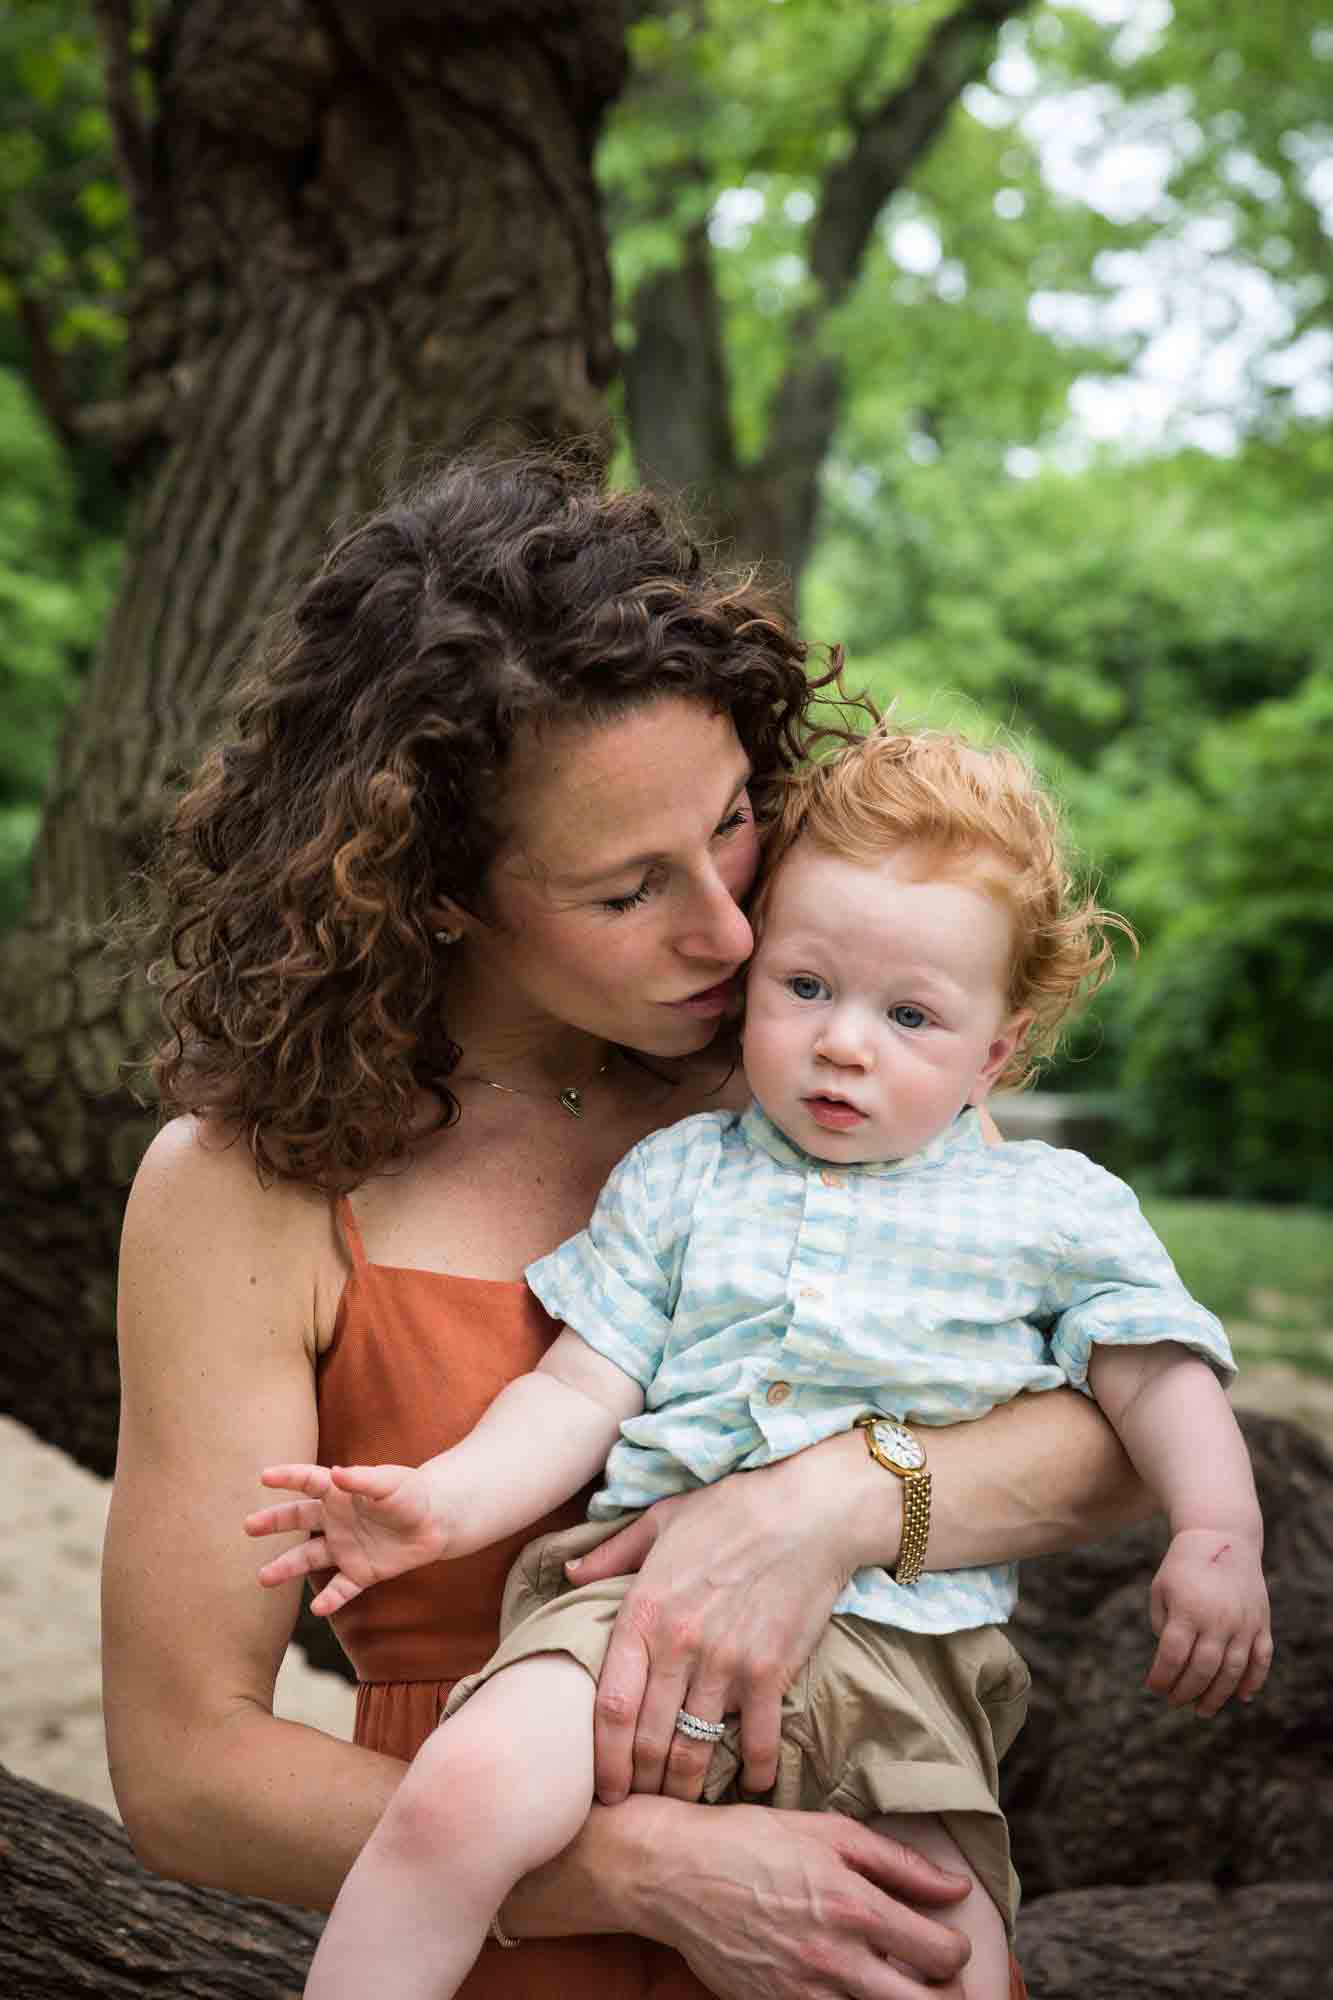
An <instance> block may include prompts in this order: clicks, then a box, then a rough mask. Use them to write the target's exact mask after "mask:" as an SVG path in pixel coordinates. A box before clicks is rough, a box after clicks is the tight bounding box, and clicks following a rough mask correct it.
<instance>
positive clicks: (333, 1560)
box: [245, 1327, 643, 1618]
mask: <svg viewBox="0 0 1333 2000" xmlns="http://www.w3.org/2000/svg"><path fill="white" fill-rule="evenodd" d="M642 1408H643V1391H642V1390H641V1389H640V1388H639V1385H638V1384H637V1382H635V1381H633V1380H632V1379H631V1378H630V1377H629V1376H628V1375H626V1374H624V1373H623V1372H622V1371H621V1370H620V1369H619V1368H617V1367H616V1365H615V1363H614V1362H611V1361H608V1360H606V1359H605V1358H604V1356H602V1355H600V1354H598V1353H596V1352H595V1351H594V1350H593V1349H592V1348H590V1347H588V1346H587V1345H585V1343H584V1342H583V1341H582V1340H580V1339H579V1337H578V1335H577V1334H576V1333H573V1332H571V1331H570V1329H569V1328H568V1327H566V1328H565V1329H564V1330H563V1332H562V1333H561V1334H560V1335H559V1337H558V1339H557V1340H556V1341H555V1343H554V1345H553V1346H552V1347H551V1348H550V1349H549V1351H548V1352H547V1353H546V1354H545V1355H544V1356H543V1357H542V1360H541V1361H540V1362H539V1364H538V1366H537V1367H536V1368H535V1369H534V1370H533V1372H532V1373H531V1374H529V1375H520V1376H519V1377H518V1378H517V1380H515V1381H513V1382H510V1383H509V1384H508V1385H507V1386H506V1387H505V1388H504V1389H502V1390H501V1392H500V1394H499V1395H498V1396H497V1397H496V1399H495V1401H494V1402H493V1403H492V1404H491V1406H490V1408H489V1409H488V1410H487V1411H486V1413H485V1415H484V1416H483V1417H482V1418H481V1420H480V1422H479V1423H478V1424H477V1425H476V1426H475V1427H474V1428H473V1429H472V1430H471V1431H470V1432H469V1433H468V1435H467V1436H466V1437H465V1438H464V1439H463V1440H462V1442H461V1443H459V1444H456V1445H455V1446H454V1447H453V1448H452V1450H450V1451H443V1452H440V1453H439V1455H438V1456H437V1457H435V1458H431V1459H427V1461H426V1463H425V1464H424V1465H422V1466H419V1467H415V1468H414V1467H412V1466H407V1465H350V1466H346V1465H335V1466H323V1465H271V1466H268V1467H267V1468H266V1469H265V1471H264V1472H263V1473H262V1474H261V1477H262V1479H263V1483H264V1485H265V1486H273V1487H277V1488H279V1489H280V1490H281V1491H283V1492H288V1493H299V1494H301V1495H303V1496H304V1497H303V1498H301V1499H299V1500H292V1501H287V1502H285V1503H284V1504H283V1505H281V1506H278V1507H265V1508H262V1509H261V1510H260V1511H259V1512H258V1513H255V1514H251V1515H249V1516H248V1517H247V1519H246V1522H245V1531H246V1533H247V1534H248V1535H276V1534H283V1533H286V1532H288V1531H289V1530H291V1529H293V1528H300V1529H304V1530H306V1532H307V1534H308V1537H309V1539H308V1540H306V1541H304V1542H298V1543H297V1544H296V1546H295V1547H294V1548H291V1549H287V1550H286V1551H285V1552H284V1553H283V1554H282V1555H279V1556H275V1557H274V1558H273V1560H272V1561H271V1562H268V1563H265V1565H264V1567H263V1568H262V1569H261V1570H260V1572H259V1580H260V1582H261V1583H263V1584H265V1585H267V1586H269V1587H270V1588H272V1587H274V1586H276V1585H278V1584H281V1583H287V1582H289V1581H290V1580H291V1578H292V1577H297V1576H306V1575H309V1574H310V1573H311V1572H312V1571H316V1570H325V1569H331V1570H333V1571H334V1572H335V1574H334V1575H333V1577H331V1578H330V1580H329V1582H328V1583H326V1584H325V1585H324V1588H323V1589H322V1590H321V1591H320V1593H319V1595H318V1596H317V1597H316V1598H315V1599H314V1601H313V1603H312V1604H311V1607H310V1608H311V1610H312V1611H314V1612H316V1613H317V1614H318V1615H319V1616H320V1617H322V1618H324V1617H328V1616H329V1615H330V1613H332V1612H334V1611H339V1610H341V1608H342V1606H343V1605H344V1604H348V1603H350V1602H351V1600H352V1598H354V1597H358V1596H360V1594H361V1592H362V1591H363V1590H365V1589H367V1588H368V1587H369V1585H371V1584H372V1583H382V1582H383V1581H384V1580H385V1579H386V1578H387V1577H391V1576H399V1575H401V1574H402V1572H403V1571H404V1570H409V1569H417V1568H419V1567H420V1566H421V1565H422V1564H423V1563H431V1562H439V1561H440V1560H441V1559H442V1558H443V1557H445V1556H462V1555H468V1554H470V1553H471V1552H472V1551H473V1550H474V1549H481V1548H486V1547H487V1546H488V1545H489V1544H490V1543H491V1542H495V1541H498V1540H499V1539H500V1537H501V1536H502V1535H509V1534H513V1533H514V1532H515V1531H516V1530H517V1529H519V1528H522V1527H525V1526H526V1525H527V1524H528V1522H530V1521H535V1520H537V1519H538V1518H539V1517H540V1516H541V1515H542V1514H544V1513H546V1512H547V1511H548V1510H549V1509H550V1508H552V1507H556V1506H558V1505H559V1504H560V1502H561V1501H562V1500H568V1499H569V1497H570V1495H571V1494H574V1493H577V1492H578V1490H579V1488H580V1487H581V1486H585V1485H586V1484H587V1483H588V1481H589V1480H590V1479H591V1478H593V1477H594V1475H595V1474H596V1473H598V1472H599V1471H600V1470H601V1468H602V1466H603V1465H604V1464H605V1462H606V1455H607V1453H608V1452H609V1451H610V1449H611V1446H612V1444H613V1443H614V1442H615V1439H616V1436H617V1434H618V1432H619V1430H620V1426H621V1424H622V1423H623V1422H624V1421H625V1419H626V1418H628V1417H632V1416H637V1415H638V1413H639V1411H640V1410H641V1409H642Z"/></svg>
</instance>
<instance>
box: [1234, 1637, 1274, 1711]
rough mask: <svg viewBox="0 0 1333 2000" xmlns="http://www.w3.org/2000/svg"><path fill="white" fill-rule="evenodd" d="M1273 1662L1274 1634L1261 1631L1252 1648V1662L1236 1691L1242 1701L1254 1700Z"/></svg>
mask: <svg viewBox="0 0 1333 2000" xmlns="http://www.w3.org/2000/svg"><path fill="white" fill-rule="evenodd" d="M1272 1664H1273V1635H1272V1633H1271V1632H1269V1631H1267V1630H1265V1631H1263V1632H1261V1633H1260V1634H1259V1636H1258V1638H1257V1639H1256V1640H1255V1642H1254V1644H1253V1645H1252V1646H1251V1648H1250V1663H1249V1665H1248V1666H1247V1667H1246V1669H1245V1672H1244V1673H1243V1674H1242V1675H1241V1682H1240V1686H1239V1687H1238V1688H1237V1689H1236V1693H1237V1694H1238V1695H1239V1696H1240V1699H1241V1700H1242V1701H1252V1700H1253V1699H1254V1697H1255V1695H1257V1694H1258V1692H1259V1690H1260V1688H1261V1687H1262V1686H1263V1684H1264V1682H1265V1681H1266V1680H1267V1679H1268V1669H1269V1668H1270V1667H1271V1666H1272Z"/></svg>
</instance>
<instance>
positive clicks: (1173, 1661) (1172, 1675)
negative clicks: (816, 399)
mask: <svg viewBox="0 0 1333 2000" xmlns="http://www.w3.org/2000/svg"><path fill="white" fill-rule="evenodd" d="M1194 1640H1195V1628H1194V1626H1193V1624H1192V1623H1191V1622H1190V1621H1189V1620H1187V1619H1184V1618H1180V1617H1173V1618H1168V1619H1166V1621H1165V1623H1164V1624H1163V1625H1162V1628H1161V1634H1160V1637H1159V1638H1158V1641H1157V1651H1156V1652H1155V1653H1154V1655H1153V1663H1152V1665H1151V1666H1150V1667H1149V1669H1148V1674H1147V1678H1146V1680H1145V1681H1144V1683H1143V1685H1144V1686H1145V1687H1146V1688H1147V1689H1148V1690H1149V1692H1150V1693H1151V1694H1170V1692H1171V1690H1172V1689H1173V1688H1174V1687H1175V1685H1176V1682H1177V1681H1178V1680H1179V1679H1180V1676H1181V1675H1182V1674H1183V1673H1184V1671H1185V1669H1186V1667H1187V1666H1188V1665H1189V1660H1190V1655H1191V1654H1192V1653H1193V1651H1194Z"/></svg>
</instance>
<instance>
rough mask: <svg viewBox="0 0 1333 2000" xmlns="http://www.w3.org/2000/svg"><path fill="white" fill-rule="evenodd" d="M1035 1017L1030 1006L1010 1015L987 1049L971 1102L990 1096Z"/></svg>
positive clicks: (1019, 1047) (978, 1102)
mask: <svg viewBox="0 0 1333 2000" xmlns="http://www.w3.org/2000/svg"><path fill="white" fill-rule="evenodd" d="M1035 1018H1036V1016H1035V1015H1034V1014H1033V1012H1032V1009H1031V1008H1030V1007H1025V1008H1024V1009H1023V1010H1022V1012H1021V1013H1018V1014H1011V1015H1010V1016H1009V1019H1008V1020H1007V1021H1006V1022H1005V1023H1004V1025H1003V1027H1002V1028H1001V1029H1000V1032H999V1034H998V1035H996V1037H995V1040H994V1041H993V1042H992V1043H991V1045H990V1047H989V1048H988V1049H987V1051H986V1060H985V1062H984V1063H983V1064H982V1066H981V1069H980V1071H979V1073H978V1075H977V1080H976V1082H975V1083H974V1084H973V1086H972V1093H971V1096H970V1098H969V1100H968V1101H969V1103H971V1104H982V1103H984V1102H985V1100H986V1098H988V1097H989V1096H990V1094H991V1090H992V1089H993V1087H994V1084H995V1080H996V1078H997V1077H998V1076H999V1075H1000V1073H1001V1071H1002V1070H1004V1069H1005V1068H1006V1066H1007V1065H1008V1063H1009V1059H1010V1057H1011V1056H1012V1055H1013V1053H1014V1051H1015V1050H1016V1049H1021V1048H1022V1046H1023V1043H1024V1041H1025V1040H1026V1038H1027V1032H1028V1029H1029V1028H1030V1027H1031V1026H1032V1023H1033V1021H1034V1020H1035Z"/></svg>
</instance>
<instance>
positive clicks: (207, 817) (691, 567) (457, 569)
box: [152, 455, 836, 1190]
mask: <svg viewBox="0 0 1333 2000" xmlns="http://www.w3.org/2000/svg"><path fill="white" fill-rule="evenodd" d="M805 660H806V648H805V647H804V646H803V645H802V643H801V642H800V640H799V639H798V638H797V637H796V634H795V632H794V630H793V629H792V626H791V624H790V621H789V620H788V618H787V616H786V614H785V613H784V611H783V610H782V609H781V608H780V606H779V604H778V602H777V600H776V599H775V598H774V597H772V596H771V595H769V594H768V593H766V592H765V591H764V590H763V589H762V588H760V587H759V586H758V585H757V584H756V582H755V581H754V579H753V576H748V575H737V574H730V573H728V572H724V571H723V570H721V569H719V568H717V567H716V566H714V565H712V564H710V563H709V562H707V561H706V560H705V559H704V557H703V556H702V555H701V553H700V551H699V549H698V548H697V547H696V546H695V544H694V542H693V541H692V540H691V539H690V537H689V535H688V533H687V532H686V531H685V529H684V528H683V527H682V526H681V524H680V523H679V522H678V521H677V520H676V518H675V517H674V515H673V513H672V511H671V510H670V509H669V508H668V506H667V505H666V504H665V503H664V502H663V500H661V499H660V498H659V497H657V496H655V495H653V494H651V493H648V492H642V491H641V492H633V493H613V494H607V493H604V492H602V491H601V490H600V489H599V486H598V484H597V483H596V480H595V476H594V475H593V474H592V472H591V471H590V470H589V469H588V467H587V465H586V463H584V462H582V461H579V460H577V459H575V458H572V457H571V458H568V459H566V458H562V457H559V456H553V455H541V456H538V455H528V456H526V457H523V458H520V459H509V460H487V459H484V458H480V457H473V458H469V459H465V460H460V461H456V462H454V463H452V464H450V465H449V466H447V467H446V468H445V469H444V470H443V471H442V472H438V473H436V474H434V475H432V476H431V477H429V478H428V479H426V480H424V481H423V482H422V483H420V484H419V485H418V486H417V487H416V488H414V489H413V490H411V491H409V492H406V493H404V494H403V495H402V496H401V497H399V498H396V499H394V500H392V501H391V502H390V503H389V504H388V505H386V506H384V507H382V508H381V509H379V510H378V511H377V512H376V513H374V514H372V515H371V516H370V517H369V518H368V519H366V520H364V521H363V522H362V523H361V524H360V525H359V526H357V527H356V528H354V529H353V530H352V532H351V533H350V534H348V535H346V536H345V537H344V538H343V539H342V540H341V541H340V542H339V543H338V545H337V546H336V547H335V548H334V549H333V550H332V552H331V554H330V555H329V556H328V558H327V560H326V561H325V562H324V564H323V566H322V568H321V569H320V570H319V572H318V574H317V575H316V576H315V577H314V578H313V580H312V581H311V582H310V583H309V584H307V585H306V586H305V588H304V589H302V590H301V591H300V593H299V595H298V596H297V598H296V600H295V602H294V604H293V605H292V606H291V608H290V610H289V611H288V612H287V614H286V615H285V617H284V618H283V619H282V620H281V622H280V623H279V624H278V625H277V626H276V627H275V628H274V629H273V630H272V632H271V633H270V634H269V636H268V641H267V645H266V651H265V656H264V657H263V658H262V659H261V661H260V663H259V665H258V668H257V670H256V672H255V673H254V675H253V676H252V678H251V679H250V680H249V682H248V684H247V685H246V686H244V687H243V688H242V689H241V691H240V693H239V695H238V698H237V702H236V705H235V717H234V734H233V736H232V738H231V740H229V741H226V742H224V743H222V744H221V745H220V746H219V747H218V748H216V749H215V750H214V751H213V752H212V754H211V755H210V756H209V757H208V758H207V759H206V761H205V762H204V764H203V766H202V768H201V770H200V772H199V774H198V776H197V777H196V779H195V781H194V783H193V785H192V786H191V788H190V790H189V791H188V792H187V794H186V795H185V797H184V799H183V800H182V801H181V803H180V805H179V807H178V809H177V811H176V813H175V815H174V817H173V819H172V821H171V824H170V826H169V827H168V829H167V832H166V835H165V838H164V843H163V847H162V851H161V854H160V857H159V862H158V865H157V867H156V869H155V870H154V876H155V880H156V886H157V890H158V907H159V908H162V907H165V909H166V912H167V914H166V916H165V918H164V919H163V921H162V923H161V925H160V927H159V931H158V943H157V950H158V952H159V954H160V955H159V957H158V959H157V962H156V964H155V965H154V968H153V973H152V976H153V978H154V980H155V983H156V984H157V985H158V986H159V987H160V989H161V998H162V1007H163V1012H164V1015H165V1019H166V1024H167V1028H168V1030H169V1034H168V1038H167V1040H166V1041H165V1042H164V1043H163V1045H162V1046H161V1047H160V1048H159V1050H158V1053H157V1057H156V1060H155V1064H154V1077H155V1080H156V1083H157V1087H158V1092H159V1096H160V1099H161V1103H162V1106H163V1109H164V1111H166V1112H168V1113H170V1112H178V1111H192V1112H195V1113H197V1114H200V1115H202V1116H205V1117H208V1118H210V1119H215V1120H218V1121H220V1122H221V1123H222V1124H223V1125H224V1126H225V1127H227V1128H228V1129H230V1130H232V1131H236V1132H241V1133H244V1134H245V1135H246V1136H247V1138H248V1140H249V1143H250V1145H251V1147H252V1149H253V1152H254V1154H255V1158H256V1161H257V1163H258V1166H259V1168H260V1170H261V1171H262V1172H265V1173H272V1174H276V1175H279V1176H282V1177H285V1178H291V1179H298V1180H301V1181H304V1182H307V1183H309V1184H311V1185H313V1186H317V1187H321V1188H326V1189H331V1190H341V1189H345V1188H348V1187H351V1186H355V1185H356V1184H357V1183H358V1182H359V1181H361V1180H363V1179H364V1178H365V1177H366V1176H367V1175H368V1174H370V1173H372V1172H374V1171H375V1170H376V1169H378V1168H381V1167H383V1166H385V1165H386V1164H387V1163H388V1162H390V1161H391V1160H393V1159H395V1158H399V1157H401V1156H402V1154H403V1153H404V1151H405V1149H406V1147H407V1145H408V1143H409V1140H410V1138H411V1136H412V1135H413V1131H414V1121H415V1120H418V1119H419V1116H420V1110H419V1107H420V1102H421V1096H420V1093H421V1091H422V1089H423V1087H425V1088H428V1089H430V1090H433V1091H434V1092H435V1093H437V1095H438V1098H439V1100H440V1102H441V1104H442V1106H443V1110H442V1113H441V1116H442V1119H443V1120H444V1121H445V1122H451V1121H452V1120H453V1119H454V1118H456V1116H457V1110H458V1107H457V1101H456V1099H455V1098H454V1097H453V1095H452V1093H451V1092H450V1091H449V1090H448V1088H447V1085H446V1083H445V1079H446V1078H447V1076H448V1074H449V1072H450V1071H451V1070H452V1069H453V1067H454V1066H455V1064H456V1063H457V1061H458V1057H459V1050H458V1048H457V1045H456V1044H455V1043H454V1042H453V1041H452V1040H451V1038H450V1035H449V1031H448V1027H447V1024H446V1018H445V1014H446V1008H445V1002H446V989H447V982H446V977H445V973H446V966H447V954H446V953H445V952H444V951H442V950H441V949H440V947H439V946H438V944H437V943H436V942H435V941H434V939H433V937H432V913H433V912H436V913H437V912H438V906H439V904H440V903H441V901H442V900H444V899H451V900H452V901H453V902H455V903H457V904H458V905H460V906H461V907H463V908H465V909H473V908H475V906H476V903H477V900H478V898H479V897H480V896H481V894H482V887H483V883H484V881H485V877H486V874H487V871H488V869H489V867H490V865H491V863H492V861H493V859H494V857H495V854H496V852H497V847H498V845H499V842H500V840H501V838H502V834H503V828H502V826H501V824H500V821H499V817H498V814H499V810H500V807H501V804H502V799H503V776H504V771H505V764H506V758H507V756H508V753H509V749H510V746H511V744H512V743H513V740H514V737H515V732H516V731H517V730H519V729H520V728H521V727H523V726H525V725H529V724H534V723H540V722H543V721H547V720H551V719H559V720H562V721H567V720H573V721H578V720H581V719H584V720H587V721H589V722H591V723H598V722H602V721H607V720H610V719H612V718H613V717H615V716H617V715H619V714H621V713H624V712H626V711H628V710H630V709H632V708H634V707H635V706H637V705H639V704H641V703H644V702H647V701H650V700H652V699H653V698H655V697H657V696H660V695H685V696H689V697H697V698H698V699H699V700H701V701H704V702H706V703H708V704H709V705H710V706H712V707H714V708H716V709H717V710H718V711H722V712H725V713H727V714H728V715H729V716H730V717H731V719H732V721H733V723H734V725H735V728H736V732H737V734H738V736H739V737H740V740H741V742H742V744H743V746H744V748H745V750H746V752H747V753H748V755H749V757H750V758H751V760H752V762H753V766H754V785H755V793H756V806H757V809H758V810H759V811H760V813H761V814H762V812H763V810H764V806H765V801H766V799H767V798H768V796H769V795H771V793H772V791H773V788H774V785H775V781H776V780H778V779H779V778H780V777H781V775H782V774H783V773H784V772H785V771H787V770H789V769H790V768H792V767H793V766H794V765H795V764H796V763H797V762H799V760H800V759H801V757H802V755H803V753H804V749H805V745H806V742H807V740H808V739H809V736H810V735H811V733H812V732H811V727H810V723H809V719H808V718H809V714H810V710H811V705H812V702H813V701H814V700H815V698H816V696H817V693H818V691H819V690H820V689H821V688H823V687H826V686H827V685H828V683H829V681H830V680H832V679H834V678H835V677H836V666H835V667H834V668H833V669H831V670H830V672H829V673H828V674H826V675H824V676H823V677H822V678H819V677H815V678H807V675H806V672H805ZM434 922H435V923H436V924H438V922H439V917H438V914H435V915H434Z"/></svg>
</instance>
